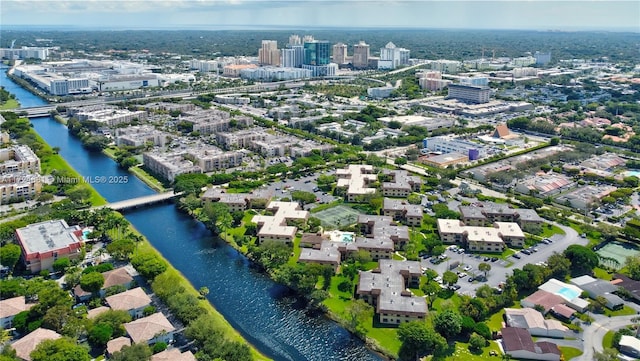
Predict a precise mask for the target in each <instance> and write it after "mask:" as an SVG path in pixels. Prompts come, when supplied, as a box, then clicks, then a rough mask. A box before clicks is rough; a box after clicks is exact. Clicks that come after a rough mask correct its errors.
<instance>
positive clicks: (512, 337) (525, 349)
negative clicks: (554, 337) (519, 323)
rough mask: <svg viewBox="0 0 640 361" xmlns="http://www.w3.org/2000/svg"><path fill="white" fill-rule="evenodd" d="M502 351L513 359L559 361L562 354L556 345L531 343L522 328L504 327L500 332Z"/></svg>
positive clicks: (529, 336)
mask: <svg viewBox="0 0 640 361" xmlns="http://www.w3.org/2000/svg"><path fill="white" fill-rule="evenodd" d="M501 334H502V349H503V350H504V353H505V354H507V355H510V356H511V357H513V358H515V359H527V360H544V361H560V357H561V355H562V353H561V352H560V349H559V348H558V345H556V344H554V343H551V342H545V341H541V342H533V339H532V338H531V335H530V334H529V331H527V330H526V329H524V328H518V327H506V328H503V329H502V330H501Z"/></svg>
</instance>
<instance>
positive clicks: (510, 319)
mask: <svg viewBox="0 0 640 361" xmlns="http://www.w3.org/2000/svg"><path fill="white" fill-rule="evenodd" d="M504 319H505V321H506V324H507V326H509V327H519V328H524V329H526V330H527V331H529V333H530V334H531V336H538V337H555V338H564V337H565V336H566V335H567V334H568V332H569V328H567V326H565V325H563V324H562V322H560V321H558V320H551V319H545V318H544V316H543V315H542V314H541V313H540V312H538V311H536V310H534V309H533V308H505V309H504Z"/></svg>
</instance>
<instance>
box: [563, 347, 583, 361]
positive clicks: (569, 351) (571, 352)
mask: <svg viewBox="0 0 640 361" xmlns="http://www.w3.org/2000/svg"><path fill="white" fill-rule="evenodd" d="M560 352H562V356H564V359H565V360H566V361H569V360H571V359H572V358H574V357H578V356H580V355H582V354H583V352H582V350H579V349H577V348H573V347H568V346H560Z"/></svg>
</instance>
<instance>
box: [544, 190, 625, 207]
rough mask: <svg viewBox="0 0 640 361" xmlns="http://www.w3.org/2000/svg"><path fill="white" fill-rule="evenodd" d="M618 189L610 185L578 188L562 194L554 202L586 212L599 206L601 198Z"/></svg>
mask: <svg viewBox="0 0 640 361" xmlns="http://www.w3.org/2000/svg"><path fill="white" fill-rule="evenodd" d="M617 189H618V188H617V187H615V186H611V185H605V184H602V185H585V186H580V187H578V188H576V189H574V190H572V191H571V192H568V193H564V194H562V195H561V196H559V197H558V198H556V201H557V202H558V203H561V204H565V205H570V206H571V207H572V208H575V209H578V210H581V211H586V210H590V209H591V208H594V207H596V206H598V205H599V204H600V201H601V200H602V198H604V197H606V196H608V195H609V194H611V193H612V192H614V191H616V190H617Z"/></svg>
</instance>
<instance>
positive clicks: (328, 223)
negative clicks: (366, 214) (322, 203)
mask: <svg viewBox="0 0 640 361" xmlns="http://www.w3.org/2000/svg"><path fill="white" fill-rule="evenodd" d="M359 215H360V212H358V211H356V210H355V209H353V208H349V207H345V206H336V207H332V208H328V209H325V210H323V211H320V212H318V213H316V214H314V215H313V216H314V217H316V218H318V219H319V220H320V221H322V225H324V226H325V227H331V228H340V227H344V226H346V225H349V224H354V223H356V222H357V221H358V216H359Z"/></svg>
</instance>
